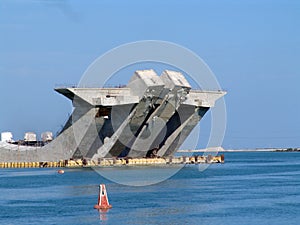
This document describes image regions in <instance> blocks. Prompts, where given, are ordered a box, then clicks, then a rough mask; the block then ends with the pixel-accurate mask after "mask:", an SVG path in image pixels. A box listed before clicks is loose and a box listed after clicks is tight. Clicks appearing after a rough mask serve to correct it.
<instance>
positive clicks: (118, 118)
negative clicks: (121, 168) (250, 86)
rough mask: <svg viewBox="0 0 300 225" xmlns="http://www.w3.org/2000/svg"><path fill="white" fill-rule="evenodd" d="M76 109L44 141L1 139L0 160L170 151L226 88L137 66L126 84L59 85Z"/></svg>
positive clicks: (137, 155)
mask: <svg viewBox="0 0 300 225" xmlns="http://www.w3.org/2000/svg"><path fill="white" fill-rule="evenodd" d="M55 91H57V92H58V93H60V94H62V95H64V96H65V97H67V98H68V99H70V100H71V101H72V102H73V106H74V110H73V112H72V115H71V116H70V118H69V119H68V121H67V122H66V124H65V125H64V127H63V129H62V131H61V132H60V133H59V135H58V136H57V137H56V138H54V139H53V140H52V141H51V142H49V143H47V144H46V145H44V146H23V145H16V144H13V143H10V142H7V141H1V142H0V162H14V161H18V162H43V161H53V162H54V161H59V160H68V159H89V160H98V159H102V158H123V157H127V158H155V157H170V156H172V155H174V153H175V152H177V151H178V149H179V148H180V146H181V145H182V143H183V142H184V140H185V139H186V138H187V137H188V135H189V134H190V133H191V131H192V130H193V128H194V127H195V126H196V125H197V124H198V123H199V121H200V120H201V119H202V118H203V116H204V115H205V113H206V112H207V111H208V110H209V108H211V107H213V106H214V104H215V102H216V101H217V99H219V98H221V97H222V96H224V95H225V94H226V92H224V91H219V90H216V91H202V90H193V89H192V88H191V85H190V84H189V82H188V81H187V80H186V78H185V77H184V76H183V75H182V74H181V73H180V72H177V71H170V70H165V71H164V72H163V73H162V74H161V75H160V76H158V75H157V74H156V72H155V71H154V70H139V71H135V73H134V74H133V76H132V77H131V79H130V81H129V83H128V84H127V86H125V87H116V88H79V87H68V88H66V87H63V88H56V89H55Z"/></svg>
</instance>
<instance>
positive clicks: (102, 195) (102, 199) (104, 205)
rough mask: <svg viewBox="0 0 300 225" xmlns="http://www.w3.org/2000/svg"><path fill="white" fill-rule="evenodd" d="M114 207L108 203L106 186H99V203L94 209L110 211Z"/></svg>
mask: <svg viewBox="0 0 300 225" xmlns="http://www.w3.org/2000/svg"><path fill="white" fill-rule="evenodd" d="M110 208H112V205H110V204H109V202H108V197H107V192H106V188H105V184H100V185H99V194H98V203H97V205H95V206H94V209H110Z"/></svg>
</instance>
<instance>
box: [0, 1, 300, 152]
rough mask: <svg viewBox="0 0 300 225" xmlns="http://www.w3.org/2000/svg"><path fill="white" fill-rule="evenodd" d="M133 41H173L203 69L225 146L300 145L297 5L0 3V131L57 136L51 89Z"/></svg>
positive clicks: (62, 103) (58, 105)
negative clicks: (220, 114)
mask: <svg viewBox="0 0 300 225" xmlns="http://www.w3.org/2000/svg"><path fill="white" fill-rule="evenodd" d="M140 40H163V41H170V42H174V43H177V44H179V45H182V46H184V47H187V48H189V49H190V50H192V51H193V52H195V53H196V54H198V55H199V56H200V57H201V58H202V59H203V60H204V61H205V62H206V63H207V64H208V65H209V67H210V68H211V69H212V71H213V72H214V74H215V75H216V77H217V79H218V80H219V83H220V85H221V86H222V87H223V89H225V90H227V91H228V94H227V95H226V97H225V100H226V106H227V120H228V121H227V130H226V135H225V139H224V147H225V148H254V147H300V88H299V85H300V1H297V0H289V1H286V0H280V1H276V0H272V1H271V0H269V1H267V0H251V1H250V0H249V1H238V0H224V1H218V0H210V1H208V0H207V1H201V0H200V1H199V0H197V1H161V0H151V1H148V2H145V1H110V0H107V1H101V0H100V1H63V0H61V1H60V0H44V1H42V0H27V1H25V0H9V1H8V0H1V1H0V96H1V97H0V101H1V105H0V132H3V131H11V132H13V134H14V138H15V139H20V138H23V134H24V133H25V132H27V131H34V132H36V133H38V134H40V133H41V132H43V131H46V130H50V131H52V132H53V133H56V131H58V130H59V129H60V128H61V126H62V125H63V124H64V122H65V121H66V119H67V118H68V115H69V114H70V113H71V110H72V105H71V102H70V101H69V100H68V99H66V98H65V97H63V96H60V95H59V94H57V93H55V92H54V90H53V88H54V87H55V86H57V85H62V84H67V85H71V84H76V83H78V82H79V80H80V78H81V76H82V74H83V73H84V71H85V70H86V68H87V67H88V66H89V64H90V63H92V62H93V61H94V60H95V59H96V58H97V57H98V56H100V55H102V54H103V53H105V52H106V51H108V50H110V49H112V48H114V47H117V46H118V45H121V44H125V43H128V42H133V41H140ZM130 75H131V74H130ZM130 75H129V76H130ZM122 82H123V81H122ZM124 83H126V81H124ZM206 120H209V116H208V117H207V118H204V120H203V121H201V124H202V122H203V126H204V129H202V128H201V131H202V130H203V132H204V133H205V132H209V130H208V128H205V127H207V123H208V122H207V121H206ZM206 129H207V130H206Z"/></svg>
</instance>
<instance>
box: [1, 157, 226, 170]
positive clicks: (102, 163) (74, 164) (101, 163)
mask: <svg viewBox="0 0 300 225" xmlns="http://www.w3.org/2000/svg"><path fill="white" fill-rule="evenodd" d="M224 162H225V160H224V155H219V156H211V155H208V156H190V157H187V156H180V157H167V158H98V160H86V159H83V160H82V159H77V160H72V159H71V160H60V161H58V162H0V168H54V167H67V168H80V167H82V168H83V167H121V166H156V165H172V164H203V163H206V164H212V163H224Z"/></svg>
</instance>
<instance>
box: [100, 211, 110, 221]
mask: <svg viewBox="0 0 300 225" xmlns="http://www.w3.org/2000/svg"><path fill="white" fill-rule="evenodd" d="M97 210H98V212H99V219H100V220H101V221H107V213H108V212H109V209H97Z"/></svg>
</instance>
